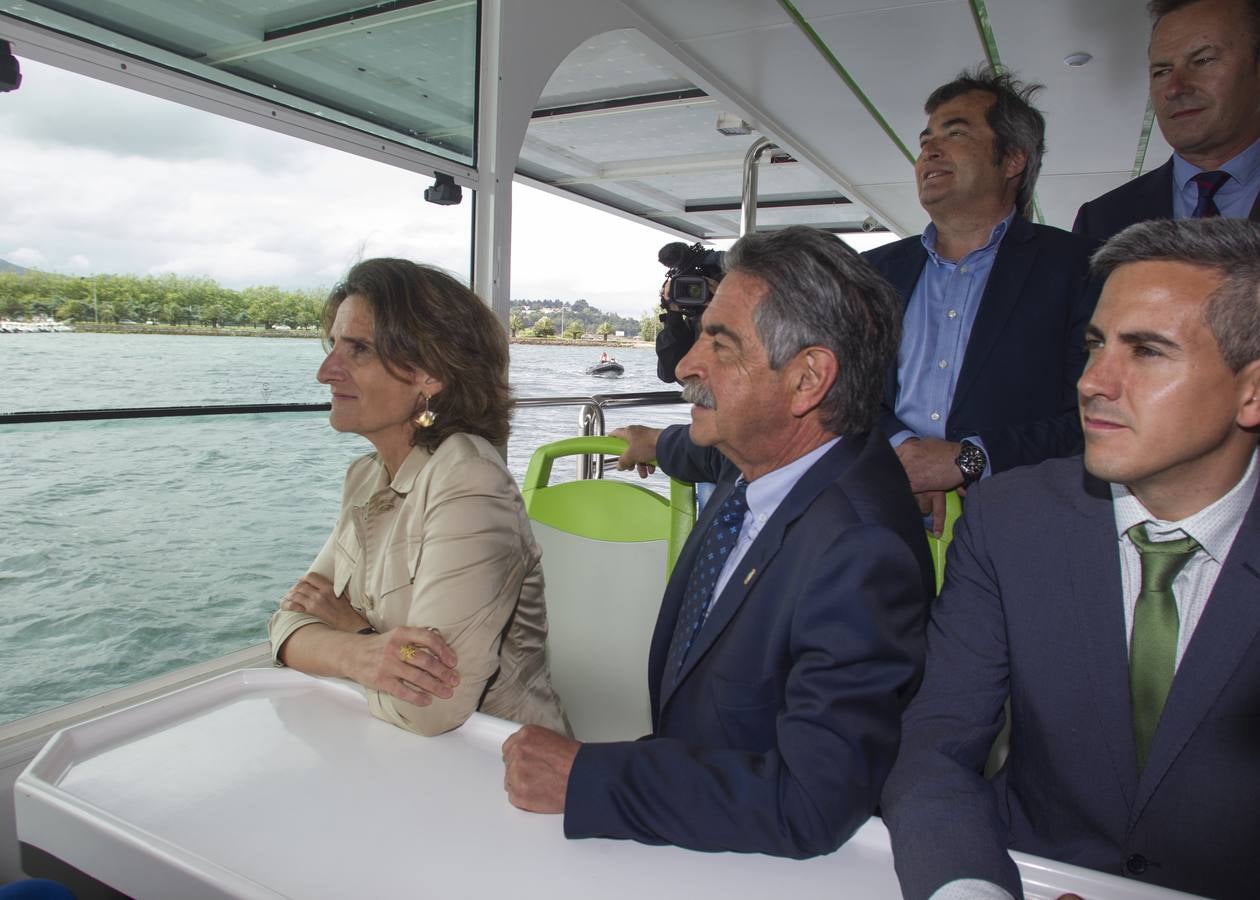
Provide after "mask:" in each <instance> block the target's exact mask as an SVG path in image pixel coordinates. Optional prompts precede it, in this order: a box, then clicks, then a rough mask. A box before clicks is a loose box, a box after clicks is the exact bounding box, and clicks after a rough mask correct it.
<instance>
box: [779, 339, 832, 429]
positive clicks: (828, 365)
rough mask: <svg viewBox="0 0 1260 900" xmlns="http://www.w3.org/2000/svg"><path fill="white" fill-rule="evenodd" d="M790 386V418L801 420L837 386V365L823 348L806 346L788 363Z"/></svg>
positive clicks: (830, 353)
mask: <svg viewBox="0 0 1260 900" xmlns="http://www.w3.org/2000/svg"><path fill="white" fill-rule="evenodd" d="M788 366H789V367H790V369H789V373H788V375H789V382H788V383H789V384H790V385H791V388H792V396H791V401H790V403H791V406H790V408H791V411H792V415H794V416H796V417H797V418H800V417H801V416H805V415H808V414H809V413H811V412H813V411H814V410H815V409H817V408H818V406H819V404H821V403H822V402H823V400H824V399H825V398H826V396H827V392H828V391H829V390H831V386H832V385H833V384H835V383H836V378H837V377H839V374H840V364H839V361H838V360H837V359H836V357H835V354H834V353H832V352H831V351H830V350H828V349H827V348H826V347H806V348H805V349H804V350H802V351H800V352H799V353H797V354H796V356H795V357H794V358H793V359H792V361H791V362H790V363H788Z"/></svg>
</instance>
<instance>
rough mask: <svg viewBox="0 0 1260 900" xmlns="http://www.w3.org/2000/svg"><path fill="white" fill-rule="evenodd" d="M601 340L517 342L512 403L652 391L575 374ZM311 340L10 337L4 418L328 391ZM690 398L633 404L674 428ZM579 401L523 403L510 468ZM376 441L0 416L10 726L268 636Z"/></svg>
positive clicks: (313, 422)
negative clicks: (526, 406)
mask: <svg viewBox="0 0 1260 900" xmlns="http://www.w3.org/2000/svg"><path fill="white" fill-rule="evenodd" d="M598 353H599V351H598V350H597V349H592V348H565V347H534V346H523V345H516V346H513V348H512V383H513V387H514V390H515V392H516V394H517V396H521V397H533V396H548V395H551V396H555V395H574V394H585V393H599V392H609V391H614V390H615V391H654V390H663V389H665V388H666V387H667V386H666V385H663V384H661V383H660V382H658V381H657V380H656V378H655V358H654V356H653V354H652V352H651V351H650V350H626V351H624V352H623V351H618V353H617V355H618V358H619V359H620V360H621V361H622V362H623V363H625V364H626V367H627V373H626V377H624V378H621V379H618V380H612V381H608V380H603V379H594V378H589V377H587V376H584V375H582V370H583V369H584V368H585V366H588V365H590V364H591V363H593V362H594V359H595V358H596V357H598ZM321 358H322V350H321V349H320V345H319V342H318V341H313V340H312V341H297V340H278V339H277V340H272V339H265V338H210V337H182V336H180V337H176V336H157V335H143V336H142V335H100V334H33V335H4V336H0V412H15V411H19V410H33V409H76V408H77V409H84V408H102V407H132V406H177V405H202V404H240V403H265V402H275V403H279V402H312V403H313V402H321V401H323V400H325V399H326V389H325V388H324V387H323V386H322V385H319V384H318V383H316V382H315V380H314V372H315V369H316V368H317V366H318V365H319V361H320V359H321ZM685 415H686V413H685V411H684V408H682V407H673V408H672V409H668V410H656V411H652V412H648V411H642V412H639V411H633V410H631V411H625V412H622V413H620V414H618V417H617V418H616V419H612V418H611V416H610V421H609V428H612V427H615V426H616V425H617V424H621V423H625V422H633V421H653V422H658V423H659V422H664V421H681V420H683V419H685ZM576 427H577V409H576V408H574V407H564V408H558V409H545V410H522V411H520V412H519V413H518V415H517V417H516V420H515V422H514V431H513V438H512V444H511V446H510V450H509V466H510V467H511V468H512V470H513V472H514V473H515V474H516V475H517V477H518V478H519V477H520V476H521V474H522V473H523V471H524V468H525V463H526V461H527V460H528V456H529V453H530V452H531V451H532V450H533V448H534V447H536V446H537V445H539V444H541V443H544V442H546V441H549V440H555V439H557V438H560V437H565V436H569V435H571V434H574V433H575V432H576ZM369 449H371V448H370V446H369V445H368V444H367V443H366V442H365V441H364V440H362V439H361V438H358V437H357V436H354V435H338V434H336V433H335V432H333V431H332V430H331V429H330V428H329V427H328V425H327V423H326V422H325V421H324V418H323V416H322V415H304V414H278V415H270V416H213V417H196V418H180V419H150V420H130V421H111V422H82V423H80V422H72V423H64V424H49V425H38V426H4V427H0V647H3V654H4V658H5V659H6V661H7V662H8V664H7V665H6V666H4V667H0V722H4V721H8V720H11V719H14V718H17V717H19V716H23V715H28V714H30V713H33V712H37V711H40V710H43V709H47V708H49V707H52V706H56V705H58V704H61V703H66V702H70V701H72V700H76V699H80V698H83V697H87V696H91V695H92V694H95V693H99V692H101V691H104V690H108V689H111V688H115V687H119V686H121V685H124V684H129V683H132V682H134V681H138V680H140V679H142V678H146V677H150V676H153V675H158V674H161V673H163V672H166V671H170V670H172V669H174V668H178V667H180V666H183V665H188V664H192V663H195V662H201V661H203V660H207V659H211V658H214V657H216V656H220V655H222V654H224V653H228V652H230V651H232V650H236V649H239V648H241V647H245V646H248V645H250V644H254V643H258V642H259V641H262V640H265V637H266V633H265V625H266V620H267V617H268V616H269V615H270V613H271V611H272V609H274V607H275V604H276V601H277V600H278V598H279V597H280V596H281V595H282V594H283V593H284V591H285V590H286V589H287V588H288V586H289V585H290V584H292V582H293V581H294V580H295V579H296V578H297V577H298V576H299V575H300V574H301V573H302V572H303V571H305V567H306V566H307V565H308V564H309V563H310V561H311V559H313V558H314V555H315V553H316V551H318V549H319V547H320V545H321V544H322V542H323V540H324V538H325V537H326V536H327V533H328V531H329V529H330V528H331V527H332V524H333V521H334V519H335V517H336V513H337V504H338V502H339V499H340V491H341V480H342V475H343V473H344V471H345V467H346V465H347V464H348V463H349V461H350V460H351V459H353V458H354V457H355V456H358V455H359V454H361V453H364V452H367V451H368V450H369Z"/></svg>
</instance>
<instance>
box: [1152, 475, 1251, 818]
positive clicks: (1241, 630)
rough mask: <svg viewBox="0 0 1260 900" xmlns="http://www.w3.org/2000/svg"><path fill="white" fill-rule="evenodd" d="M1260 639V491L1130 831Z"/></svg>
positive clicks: (1170, 713)
mask: <svg viewBox="0 0 1260 900" xmlns="http://www.w3.org/2000/svg"><path fill="white" fill-rule="evenodd" d="M1258 636H1260V492H1258V493H1257V495H1256V497H1255V498H1253V499H1252V501H1251V508H1250V509H1249V510H1248V511H1247V516H1246V518H1245V519H1244V520H1243V524H1242V527H1241V528H1239V529H1238V535H1237V536H1236V537H1235V538H1234V544H1233V546H1232V547H1231V548H1230V552H1229V556H1228V557H1227V558H1226V559H1225V564H1224V565H1223V566H1222V567H1221V573H1220V576H1219V577H1218V578H1217V579H1216V585H1215V586H1214V587H1213V588H1212V594H1211V596H1210V597H1209V598H1208V602H1207V606H1206V607H1205V608H1204V610H1203V616H1202V618H1201V619H1199V624H1198V625H1197V626H1196V627H1195V630H1194V636H1193V637H1192V638H1191V639H1190V646H1189V647H1187V648H1186V653H1185V655H1184V656H1183V657H1182V659H1181V665H1180V666H1178V667H1177V674H1176V675H1175V676H1174V678H1173V684H1172V689H1171V690H1170V691H1169V693H1168V700H1167V702H1166V703H1165V705H1164V713H1163V716H1162V717H1161V718H1160V720H1159V727H1158V728H1157V729H1156V731H1155V736H1154V738H1153V739H1152V740H1151V748H1150V755H1149V757H1148V759H1147V762H1146V769H1145V770H1144V771H1143V772H1142V778H1141V781H1140V782H1139V784H1138V796H1137V803H1136V804H1135V805H1134V807H1133V812H1132V818H1131V819H1130V827H1131V826H1132V823H1133V822H1136V821H1137V817H1138V816H1139V815H1141V812H1142V809H1143V808H1144V807H1145V806H1146V804H1147V802H1148V801H1149V800H1150V799H1151V796H1152V795H1153V794H1154V793H1155V790H1156V789H1157V788H1158V787H1159V783H1160V781H1161V780H1162V779H1163V778H1164V776H1165V774H1167V772H1168V767H1169V766H1171V765H1172V764H1173V762H1175V761H1176V759H1177V756H1178V754H1180V753H1181V751H1182V749H1183V748H1184V747H1185V745H1186V742H1187V741H1189V740H1190V737H1191V735H1193V734H1194V732H1195V729H1197V728H1198V727H1199V725H1200V724H1201V723H1202V722H1203V717H1204V716H1205V715H1207V713H1208V711H1209V710H1210V709H1211V708H1212V705H1213V704H1214V703H1215V702H1216V698H1217V697H1218V696H1219V695H1220V693H1221V691H1222V690H1223V689H1224V688H1225V686H1226V684H1227V683H1228V682H1229V679H1230V677H1231V676H1232V675H1233V673H1234V672H1235V670H1237V668H1238V666H1239V663H1240V662H1241V661H1242V659H1243V656H1244V655H1245V654H1246V653H1247V650H1248V649H1249V648H1250V647H1251V646H1252V645H1253V644H1254V643H1255V642H1256V638H1257V637H1258Z"/></svg>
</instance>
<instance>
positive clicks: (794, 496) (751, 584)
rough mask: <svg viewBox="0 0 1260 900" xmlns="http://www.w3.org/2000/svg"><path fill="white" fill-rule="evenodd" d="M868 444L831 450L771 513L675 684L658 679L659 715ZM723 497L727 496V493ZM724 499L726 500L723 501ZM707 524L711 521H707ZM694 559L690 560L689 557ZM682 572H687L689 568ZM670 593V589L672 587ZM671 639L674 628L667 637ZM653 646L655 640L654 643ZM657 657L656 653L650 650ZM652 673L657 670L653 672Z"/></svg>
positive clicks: (849, 443)
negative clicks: (793, 530)
mask: <svg viewBox="0 0 1260 900" xmlns="http://www.w3.org/2000/svg"><path fill="white" fill-rule="evenodd" d="M868 439H878V438H862V437H853V438H845V439H844V440H842V441H840V443H838V444H836V446H834V447H832V448H831V449H830V450H829V451H827V453H826V454H824V455H823V457H822V459H820V460H818V462H816V463H814V465H812V466H810V468H809V469H808V470H806V472H805V474H804V475H802V476H801V478H800V480H799V481H798V482H796V484H795V485H794V486H793V487H792V490H791V491H789V492H788V495H787V496H786V497H784V498H783V502H782V503H781V504H779V508H778V509H777V510H775V512H774V515H772V516H771V517H770V518H769V520H768V521H767V522H766V524H765V526H764V527H763V528H762V529H761V533H760V534H758V535H757V539H756V540H755V541H753V544H752V546H751V547H749V548H748V552H747V553H745V554H744V558H743V559H741V560H740V561H739V565H738V566H737V567H736V568H735V570H734V571H733V572H732V573H731V577H730V580H729V581H728V582H727V583H726V587H725V588H724V589H723V590H722V593H721V594H719V595H718V596H717V597H716V598H715V599H714V601H713V605H712V607H710V609H709V615H708V618H707V619H706V620H705V623H704V625H703V626H702V627H701V629H700V633H699V634H698V635H697V636H696V641H695V643H694V644H693V645H692V647H691V650H690V651H689V652H688V653H687V658H686V660H685V661H684V662H683V667H682V671H681V672H679V673H678V678H677V679H673V678H670V677H669V675H668V673H661V674H660V675H658V678H660V686H661V701H660V706H659V709H662V710H663V709H664V708H665V705H666V704H667V703H669V700H670V698H671V697H672V696H673V694H674V691H675V690H676V689H677V688H678V687H679V686H680V685H681V684H682V683H683V682H684V681H686V679H687V678H688V677H690V675H691V673H692V671H693V670H694V669H695V667H696V665H697V664H698V663H699V661H700V660H701V659H703V658H704V656H705V654H706V653H708V652H709V649H710V648H711V647H712V646H713V644H714V642H716V641H717V639H718V638H719V637H720V636H721V634H722V632H723V631H725V630H726V627H727V626H728V625H729V624H730V623H731V620H732V619H733V618H734V617H735V614H736V613H737V612H738V611H739V609H740V607H741V606H743V604H744V601H745V600H746V599H747V598H748V595H749V594H750V593H751V592H752V591H753V590H754V589H756V587H757V585H758V583H759V582H760V581H761V579H762V578H764V577H765V572H766V569H767V567H768V566H769V565H770V563H771V561H772V560H773V559H774V557H775V555H776V554H777V553H778V552H779V549H780V548H781V547H782V546H783V538H784V536H785V535H786V533H787V529H788V526H789V525H791V524H792V523H793V522H795V521H796V520H797V519H798V518H799V517H800V516H801V514H802V513H804V512H805V510H807V509H808V508H809V507H810V505H811V504H813V502H814V500H815V499H816V498H817V497H818V495H819V494H820V493H822V491H823V490H824V489H825V488H826V487H827V485H829V484H831V483H832V482H834V481H835V480H836V478H838V477H839V475H840V473H841V472H843V471H844V470H845V469H847V468H848V467H849V465H850V464H851V463H852V461H853V460H854V459H856V458H857V455H858V454H859V453H860V452H861V450H862V448H863V447H864V446H865V442H866V440H868ZM726 493H729V491H727V492H726ZM723 497H725V494H724V495H723ZM717 500H718V498H717V497H716V496H715V497H714V498H713V499H711V500H710V501H709V505H714V504H715V502H717ZM710 518H711V517H710ZM692 558H693V559H694V554H692ZM679 569H681V566H677V567H675V570H674V571H676V572H677V571H679ZM685 571H688V572H690V567H688V568H687V569H686V570H685ZM671 587H672V584H671ZM676 618H677V609H676V605H675V609H674V610H673V613H672V616H671V619H676ZM657 632H658V633H657V637H658V638H659V637H660V628H659V626H658V629H657ZM670 636H671V637H672V628H671V632H670ZM654 644H655V640H654ZM667 652H668V639H666V640H665V642H664V647H663V648H661V653H662V654H664V653H667ZM654 654H655V648H654ZM654 671H655V669H654Z"/></svg>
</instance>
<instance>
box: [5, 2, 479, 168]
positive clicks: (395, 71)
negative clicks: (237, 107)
mask: <svg viewBox="0 0 1260 900" xmlns="http://www.w3.org/2000/svg"><path fill="white" fill-rule="evenodd" d="M0 10H3V11H4V12H6V13H8V14H10V15H12V16H15V17H17V18H21V19H25V20H27V21H30V22H34V23H36V24H39V25H43V26H46V27H49V28H52V29H55V30H57V31H60V32H62V33H63V34H68V35H71V36H73V37H76V38H81V39H84V40H87V41H91V42H93V43H97V44H100V45H101V46H105V47H110V48H114V49H117V50H121V51H122V52H124V53H128V52H132V53H134V54H136V55H138V56H141V57H143V58H148V59H154V60H156V61H158V62H160V63H162V64H163V65H165V66H167V67H169V68H172V69H175V70H178V71H182V72H186V73H188V74H191V75H194V76H196V77H197V78H200V79H203V80H205V81H207V82H211V83H214V84H219V85H223V86H225V87H228V88H232V89H234V90H238V91H242V92H244V93H246V94H249V95H252V96H254V97H258V98H260V99H262V100H265V101H267V102H269V103H279V104H282V105H284V106H287V107H289V108H291V109H295V110H299V111H301V112H305V113H309V114H312V115H315V116H319V117H321V118H324V119H327V120H329V121H331V122H335V123H337V124H339V125H345V126H349V127H352V128H355V129H358V130H360V131H364V132H367V133H370V134H376V135H379V136H382V137H387V138H389V139H390V140H394V141H398V142H400V143H403V144H407V145H410V146H412V147H415V148H418V149H421V150H425V151H427V152H431V153H436V154H438V155H441V156H445V157H446V158H448V159H452V160H455V161H458V162H462V163H466V164H472V163H473V162H474V161H475V160H474V125H475V123H476V121H477V103H476V97H477V40H478V38H477V34H478V30H477V28H478V4H477V2H476V0H409V2H408V0H404V2H394V3H364V2H362V0H350V2H348V0H304V2H297V3H290V2H286V3H276V2H270V3H255V2H240V0H236V2H234V0H225V2H216V3H205V2H202V0H134V2H129V3H110V4H101V3H100V2H98V0H41V2H38V3H36V2H29V0H24V2H21V3H0Z"/></svg>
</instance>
